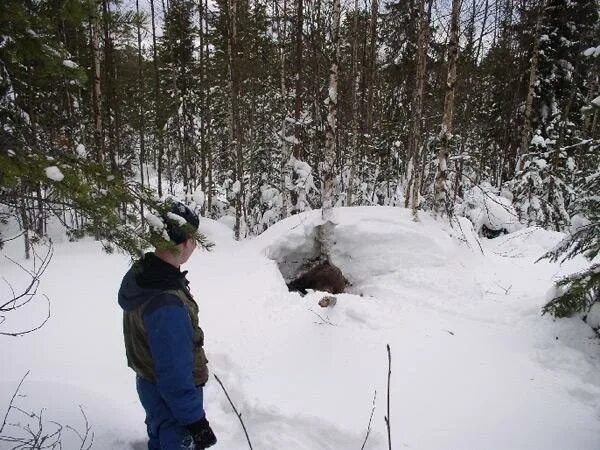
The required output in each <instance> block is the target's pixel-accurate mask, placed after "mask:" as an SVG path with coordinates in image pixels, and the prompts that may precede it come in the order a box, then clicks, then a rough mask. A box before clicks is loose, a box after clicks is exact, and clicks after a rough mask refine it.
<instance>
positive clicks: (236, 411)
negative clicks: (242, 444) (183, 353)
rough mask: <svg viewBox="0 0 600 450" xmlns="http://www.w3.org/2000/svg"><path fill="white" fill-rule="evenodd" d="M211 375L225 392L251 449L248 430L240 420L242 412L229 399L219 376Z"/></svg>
mask: <svg viewBox="0 0 600 450" xmlns="http://www.w3.org/2000/svg"><path fill="white" fill-rule="evenodd" d="M213 376H214V377H215V378H216V380H217V381H218V382H219V384H220V385H221V389H223V392H225V396H226V397H227V400H228V401H229V404H230V405H231V407H232V408H233V411H234V412H235V415H236V416H237V417H238V419H239V420H240V423H241V424H242V428H243V429H244V434H245V435H246V440H247V441H248V445H249V446H250V450H252V443H251V442H250V437H249V436H248V430H246V425H244V421H243V420H242V413H240V412H238V410H237V408H236V407H235V405H234V404H233V402H232V401H231V398H230V397H229V394H228V393H227V389H225V386H223V383H222V382H221V380H220V379H219V377H218V376H217V375H215V374H213Z"/></svg>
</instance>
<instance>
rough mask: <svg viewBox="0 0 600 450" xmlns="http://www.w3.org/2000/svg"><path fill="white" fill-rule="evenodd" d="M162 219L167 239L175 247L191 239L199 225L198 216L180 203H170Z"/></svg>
mask: <svg viewBox="0 0 600 450" xmlns="http://www.w3.org/2000/svg"><path fill="white" fill-rule="evenodd" d="M164 219H165V224H166V227H167V234H168V235H169V239H170V240H171V242H173V243H174V244H176V245H178V244H181V243H183V242H185V241H187V240H188V239H189V238H191V237H192V236H193V235H194V233H195V232H196V230H198V225H199V224H200V219H199V218H198V216H197V215H196V214H195V213H194V212H193V211H192V210H191V209H190V208H188V207H187V206H185V205H184V204H183V203H181V202H172V203H171V204H170V206H169V207H168V212H167V214H166V216H165V217H164Z"/></svg>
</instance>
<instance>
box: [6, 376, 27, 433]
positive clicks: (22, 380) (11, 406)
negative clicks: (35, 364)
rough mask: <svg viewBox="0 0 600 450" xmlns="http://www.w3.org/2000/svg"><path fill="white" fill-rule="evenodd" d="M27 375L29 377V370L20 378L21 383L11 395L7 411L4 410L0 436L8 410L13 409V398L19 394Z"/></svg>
mask: <svg viewBox="0 0 600 450" xmlns="http://www.w3.org/2000/svg"><path fill="white" fill-rule="evenodd" d="M27 375H29V370H28V371H27V373H26V374H25V375H23V378H21V381H20V382H19V385H18V386H17V389H16V390H15V392H14V393H13V395H12V398H11V399H10V403H9V404H8V409H7V410H6V414H5V415H4V420H2V426H0V434H2V431H4V427H5V426H6V421H7V420H8V415H9V414H10V410H11V409H12V408H13V402H14V401H15V397H16V396H17V394H18V393H19V390H20V389H21V385H22V384H23V382H24V381H25V378H27Z"/></svg>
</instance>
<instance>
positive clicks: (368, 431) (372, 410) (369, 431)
mask: <svg viewBox="0 0 600 450" xmlns="http://www.w3.org/2000/svg"><path fill="white" fill-rule="evenodd" d="M376 398H377V390H375V394H374V395H373V408H372V409H371V416H370V417H369V425H367V434H366V436H365V441H364V442H363V445H362V447H361V448H360V450H364V448H365V445H367V439H369V434H370V433H371V422H372V420H373V414H375V399H376Z"/></svg>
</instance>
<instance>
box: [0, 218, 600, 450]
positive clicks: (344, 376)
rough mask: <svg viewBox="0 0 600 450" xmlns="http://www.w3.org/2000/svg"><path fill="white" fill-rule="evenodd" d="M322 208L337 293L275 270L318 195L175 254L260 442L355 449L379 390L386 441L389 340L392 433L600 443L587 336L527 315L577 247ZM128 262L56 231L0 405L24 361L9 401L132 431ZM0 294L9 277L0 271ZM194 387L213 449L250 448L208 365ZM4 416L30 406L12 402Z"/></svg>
mask: <svg viewBox="0 0 600 450" xmlns="http://www.w3.org/2000/svg"><path fill="white" fill-rule="evenodd" d="M335 218H336V222H337V223H338V225H337V227H336V236H335V237H336V243H335V246H334V254H333V256H332V259H333V262H334V263H335V264H336V265H338V266H339V267H340V268H341V269H342V271H343V272H344V274H345V275H346V276H347V278H348V279H349V280H350V281H351V282H352V286H351V287H350V288H349V291H350V292H349V293H346V294H341V295H338V296H337V297H338V301H337V304H336V305H335V306H334V307H333V308H327V309H323V308H320V307H319V306H318V305H317V302H318V300H319V299H320V298H321V296H322V294H320V293H315V292H313V293H309V294H307V295H306V296H304V297H301V296H300V295H299V294H297V293H290V292H288V291H287V288H286V285H285V282H284V279H283V277H282V276H281V273H280V271H279V269H278V262H279V263H280V264H281V265H282V267H284V271H285V270H286V269H289V268H290V267H293V266H294V264H296V263H295V262H294V261H299V260H300V258H302V257H304V256H307V254H308V253H310V248H311V239H312V234H313V232H314V226H315V225H316V224H318V223H319V211H313V212H309V213H305V214H301V215H299V216H294V217H292V218H290V219H287V220H285V221H283V222H280V223H278V224H276V225H274V226H273V227H271V228H270V229H269V230H267V231H266V232H265V233H264V234H262V235H261V236H259V237H258V238H255V239H252V240H247V241H243V242H235V241H234V240H233V238H232V233H231V230H230V229H229V228H227V227H226V226H224V225H223V224H221V223H217V222H214V221H210V220H202V222H201V231H203V232H204V233H205V234H207V235H208V237H209V238H210V239H211V240H212V241H213V242H215V244H216V246H215V248H214V249H213V251H212V252H210V253H207V252H197V253H196V254H194V255H193V256H192V259H191V260H190V262H189V263H188V264H187V267H185V268H187V269H189V271H190V273H189V276H188V278H189V279H190V280H191V282H192V289H193V291H194V293H195V296H196V299H197V300H198V301H199V304H200V323H201V325H202V327H203V328H204V331H205V334H206V350H207V353H208V357H209V359H210V368H211V370H212V372H213V373H215V374H217V375H218V376H219V377H220V378H221V380H222V381H223V383H224V385H225V386H226V387H227V389H228V391H229V394H230V395H231V397H232V399H233V401H234V402H235V403H236V406H237V407H238V409H239V410H241V412H242V414H243V419H244V421H245V423H246V426H247V428H248V431H249V434H250V438H251V440H252V444H253V446H254V448H255V449H257V450H261V449H262V450H275V449H277V450H288V449H289V450H293V449H298V450H305V449H306V450H325V449H336V450H349V449H360V448H361V446H362V443H363V441H364V438H365V433H366V428H367V424H368V422H369V416H370V415H371V410H372V404H373V397H374V393H375V391H376V392H377V394H376V400H375V412H374V415H373V420H372V430H371V434H370V436H369V439H368V442H367V445H366V446H365V448H366V449H373V450H375V449H385V448H387V433H386V428H385V422H384V416H385V415H386V413H387V412H386V401H387V398H386V396H387V393H386V387H387V375H388V374H387V371H388V356H387V352H386V344H389V345H390V347H391V355H392V363H391V364H392V374H391V392H390V402H391V407H390V409H391V411H390V418H391V426H392V430H391V434H392V446H393V448H394V449H402V448H411V449H419V450H420V449H423V450H426V449H490V450H492V449H528V450H534V449H540V450H541V449H543V450H548V449H577V450H585V449H598V448H600V344H599V341H598V339H597V338H596V337H595V334H594V332H593V331H592V330H591V329H590V328H589V327H588V326H587V325H586V324H584V323H583V322H582V321H581V320H580V319H576V318H573V319H562V320H553V319H552V318H550V317H547V316H544V317H542V316H540V310H541V307H542V305H543V304H544V303H545V293H546V291H547V290H548V289H549V288H550V286H551V281H552V280H553V279H554V278H555V277H556V276H558V275H560V274H562V273H565V272H568V271H569V270H572V269H573V268H576V267H577V265H578V264H581V261H573V262H571V263H569V265H568V266H566V267H565V266H563V267H559V266H558V265H557V264H550V263H548V262H547V261H542V262H539V263H537V264H534V261H535V260H536V259H537V258H538V257H539V256H540V255H541V254H543V253H544V251H546V250H548V249H550V248H552V247H553V246H554V245H555V244H556V243H557V242H558V241H559V240H560V239H561V235H560V234H559V233H552V232H548V231H544V230H541V229H536V228H528V229H524V230H520V231H517V232H515V233H512V234H510V235H506V236H504V237H500V238H497V239H494V240H489V241H488V240H483V241H482V242H481V248H480V246H479V243H478V242H477V240H476V238H475V237H474V236H473V235H472V233H471V232H470V229H469V225H468V222H466V220H465V219H463V220H462V221H461V226H462V232H461V230H459V229H458V227H456V226H455V227H454V228H450V227H449V226H448V225H447V224H444V223H442V221H438V222H436V221H434V220H433V219H432V218H430V217H428V216H426V215H423V216H422V221H421V223H414V222H412V221H411V219H410V213H409V211H407V210H404V209H399V208H387V207H368V208H367V207H360V208H341V209H337V210H336V211H335ZM9 244H10V245H8V246H7V248H6V249H5V252H8V253H9V254H10V255H11V256H13V257H16V256H17V255H18V254H19V252H20V251H21V250H20V249H19V248H18V244H17V243H14V242H12V243H9ZM3 259H4V258H3ZM19 261H22V260H21V259H20V260H19ZM129 264H130V261H129V260H128V258H127V257H125V256H123V255H106V254H104V253H102V252H101V251H100V245H99V244H98V243H96V242H93V241H91V240H85V241H82V242H79V243H60V244H57V245H56V246H55V255H54V258H53V260H52V263H51V265H50V267H49V268H48V270H47V272H46V274H45V276H44V278H43V280H42V284H41V286H40V292H43V293H45V294H46V295H47V296H48V297H49V298H50V300H51V308H52V309H51V311H52V317H51V319H50V321H49V322H48V323H47V324H46V325H45V326H44V327H43V328H42V329H40V330H38V331H36V332H35V333H32V334H28V335H26V336H23V337H20V338H11V337H0V342H1V347H0V349H1V361H2V364H1V366H0V367H1V374H2V376H1V377H0V399H2V402H1V404H0V411H2V416H3V415H4V411H5V409H6V406H7V405H8V402H9V401H10V397H11V395H12V393H13V392H14V390H15V388H16V386H17V384H18V382H19V380H20V379H21V377H22V376H23V375H24V374H25V373H26V372H27V371H30V374H29V376H28V377H27V378H26V379H25V382H24V383H23V385H22V388H21V393H23V394H26V395H27V397H25V398H21V397H20V398H17V399H16V400H15V402H16V404H18V405H19V406H20V407H21V408H23V409H25V410H39V409H41V408H46V410H45V411H44V416H43V417H44V418H45V419H47V420H55V421H58V422H61V423H68V424H70V425H71V426H73V427H74V428H76V429H79V430H81V429H82V428H83V418H82V416H81V413H80V411H79V405H83V408H84V411H85V412H86V415H87V417H88V419H89V422H90V424H91V426H92V427H93V432H94V434H95V436H94V448H98V449H102V450H105V449H106V450H110V449H129V448H132V447H135V448H142V447H140V445H141V442H142V441H143V440H144V438H145V429H144V424H143V419H144V417H143V410H142V408H141V406H140V405H139V403H138V400H137V397H136V393H135V386H134V376H133V373H132V372H131V371H130V370H129V369H128V368H127V367H126V363H125V357H124V349H123V344H122V334H121V311H120V309H119V307H118V305H117V302H116V292H117V289H118V287H119V283H120V279H121V277H122V275H123V273H124V272H125V271H126V270H127V268H128V266H129ZM0 272H1V273H2V276H3V277H5V278H6V279H7V280H11V281H12V282H13V284H14V285H15V287H17V288H18V284H19V281H18V280H19V278H22V274H21V272H20V270H19V269H17V268H16V266H14V265H13V264H11V263H10V262H8V261H6V260H3V261H0ZM0 293H1V297H2V298H5V297H7V296H8V295H9V294H10V291H9V290H8V288H7V287H6V285H3V286H2V287H1V288H0ZM44 306H45V304H44V301H43V299H41V300H40V301H38V302H37V303H36V304H35V305H31V306H28V310H27V311H24V312H23V314H21V315H20V316H18V317H15V316H14V315H13V316H11V317H10V318H8V319H7V321H6V322H5V323H4V324H2V325H0V327H1V329H0V331H10V330H11V329H15V328H18V327H23V326H26V325H27V324H33V323H35V321H36V318H43V317H44V308H43V307H44ZM205 395H206V397H205V407H206V410H207V414H208V418H209V420H210V421H211V424H212V425H213V428H214V429H215V432H216V434H217V436H218V438H219V443H218V444H217V446H215V447H214V448H215V449H227V450H238V449H245V448H248V445H247V443H246V442H245V437H244V434H243V431H242V429H241V426H240V425H239V422H238V421H237V418H236V417H235V415H234V413H233V411H232V410H231V407H230V406H229V404H228V402H227V399H226V397H225V395H224V394H223V391H222V390H221V388H220V386H219V385H218V383H217V382H216V381H215V380H214V379H211V381H210V382H209V384H208V385H207V389H206V394H205ZM9 418H10V419H13V421H16V420H20V421H21V423H22V424H24V423H25V422H24V420H23V416H21V415H17V414H16V413H15V411H13V412H12V413H11V416H10V417H9ZM48 426H50V425H48ZM76 441H77V438H76V435H75V434H74V433H73V432H72V431H69V430H66V431H65V432H64V442H65V445H64V446H63V448H67V449H70V448H79V446H78V445H77V446H76V444H75V442H76ZM3 445H5V446H4V447H3ZM0 448H7V449H8V448H12V446H10V445H8V444H2V443H0Z"/></svg>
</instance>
